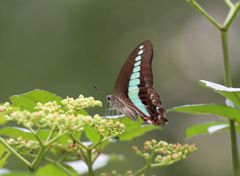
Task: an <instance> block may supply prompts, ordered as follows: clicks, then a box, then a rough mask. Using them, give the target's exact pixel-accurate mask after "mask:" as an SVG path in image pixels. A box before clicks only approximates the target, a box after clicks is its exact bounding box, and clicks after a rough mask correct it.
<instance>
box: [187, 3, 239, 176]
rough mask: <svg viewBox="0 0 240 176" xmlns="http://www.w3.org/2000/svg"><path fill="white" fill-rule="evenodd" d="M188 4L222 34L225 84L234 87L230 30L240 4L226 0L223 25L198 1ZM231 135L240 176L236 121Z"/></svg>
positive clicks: (234, 170)
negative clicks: (226, 11)
mask: <svg viewBox="0 0 240 176" xmlns="http://www.w3.org/2000/svg"><path fill="white" fill-rule="evenodd" d="M188 2H189V3H190V4H191V5H192V6H193V7H194V8H195V9H196V10H197V11H198V12H199V13H200V14H201V15H202V16H204V17H205V18H206V19H207V20H208V21H209V22H211V23H212V24H213V25H214V26H215V27H216V28H217V29H218V30H219V31H220V32H221V41H222V50H223V60H224V82H225V85H226V86H227V87H232V76H231V67H230V58H229V49H228V35H227V34H228V29H229V28H230V26H231V25H232V23H233V21H234V19H235V18H236V16H237V15H238V13H239V11H240V2H237V3H235V4H234V3H232V1H231V0H225V2H226V4H227V5H228V6H229V8H230V10H229V13H228V15H227V17H226V19H225V21H224V23H223V24H222V25H221V24H219V23H218V22H217V21H216V20H215V19H214V18H212V17H211V16H210V15H209V14H208V13H207V12H206V11H205V10H204V9H203V8H202V7H201V6H200V5H199V4H198V3H197V2H196V0H188ZM229 126H230V135H231V147H232V161H233V173H234V176H239V175H240V165H239V164H240V163H239V153H238V141H237V134H236V127H235V121H234V120H229Z"/></svg>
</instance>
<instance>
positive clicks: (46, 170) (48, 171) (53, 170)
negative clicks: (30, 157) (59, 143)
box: [34, 164, 78, 176]
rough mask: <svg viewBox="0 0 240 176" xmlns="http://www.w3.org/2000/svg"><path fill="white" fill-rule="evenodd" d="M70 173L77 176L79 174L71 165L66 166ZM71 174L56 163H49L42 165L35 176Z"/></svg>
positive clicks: (64, 175)
mask: <svg viewBox="0 0 240 176" xmlns="http://www.w3.org/2000/svg"><path fill="white" fill-rule="evenodd" d="M64 167H65V168H66V169H67V170H68V172H69V173H70V175H72V176H77V175H78V174H77V173H76V172H75V171H74V170H73V169H72V168H71V167H69V166H64ZM46 175H49V176H50V175H51V176H54V175H56V176H69V175H68V174H67V173H66V172H64V171H63V170H62V169H61V168H59V167H57V166H56V165H54V164H47V165H45V166H43V167H40V168H39V169H38V170H37V172H36V173H35V174H34V176H46Z"/></svg>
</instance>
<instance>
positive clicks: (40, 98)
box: [10, 89, 61, 111]
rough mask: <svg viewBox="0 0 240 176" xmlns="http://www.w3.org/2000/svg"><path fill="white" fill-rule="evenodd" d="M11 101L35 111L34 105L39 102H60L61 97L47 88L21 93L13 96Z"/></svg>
mask: <svg viewBox="0 0 240 176" xmlns="http://www.w3.org/2000/svg"><path fill="white" fill-rule="evenodd" d="M10 101H11V103H12V104H13V105H14V106H17V107H20V108H23V109H26V110H29V111H33V110H34V106H36V104H37V103H38V102H40V103H47V102H49V101H56V102H58V103H59V102H60V101H61V97H59V96H57V95H55V94H52V93H50V92H48V91H45V90H38V89H36V90H33V91H30V92H27V93H24V94H21V95H14V96H11V97H10Z"/></svg>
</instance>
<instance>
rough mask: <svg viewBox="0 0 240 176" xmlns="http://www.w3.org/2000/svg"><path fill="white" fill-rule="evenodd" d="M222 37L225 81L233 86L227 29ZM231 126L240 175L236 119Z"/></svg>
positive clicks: (236, 171)
mask: <svg viewBox="0 0 240 176" xmlns="http://www.w3.org/2000/svg"><path fill="white" fill-rule="evenodd" d="M221 39H222V49H223V59H224V73H225V74H224V75H225V76H224V78H225V79H224V80H225V81H224V82H225V85H226V86H228V87H231V86H232V77H231V69H230V59H229V49H228V37H227V31H225V30H221ZM229 126H230V136H231V147H232V161H233V173H234V176H239V174H240V167H239V166H240V165H239V164H240V163H239V154H238V142H237V134H236V127H235V121H234V120H229Z"/></svg>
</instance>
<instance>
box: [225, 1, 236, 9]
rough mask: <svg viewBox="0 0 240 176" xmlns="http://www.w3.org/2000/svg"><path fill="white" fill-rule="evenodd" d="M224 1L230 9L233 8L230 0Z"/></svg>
mask: <svg viewBox="0 0 240 176" xmlns="http://www.w3.org/2000/svg"><path fill="white" fill-rule="evenodd" d="M225 3H226V4H227V5H228V7H229V8H230V9H231V8H234V4H233V3H232V1H231V0H225Z"/></svg>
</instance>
